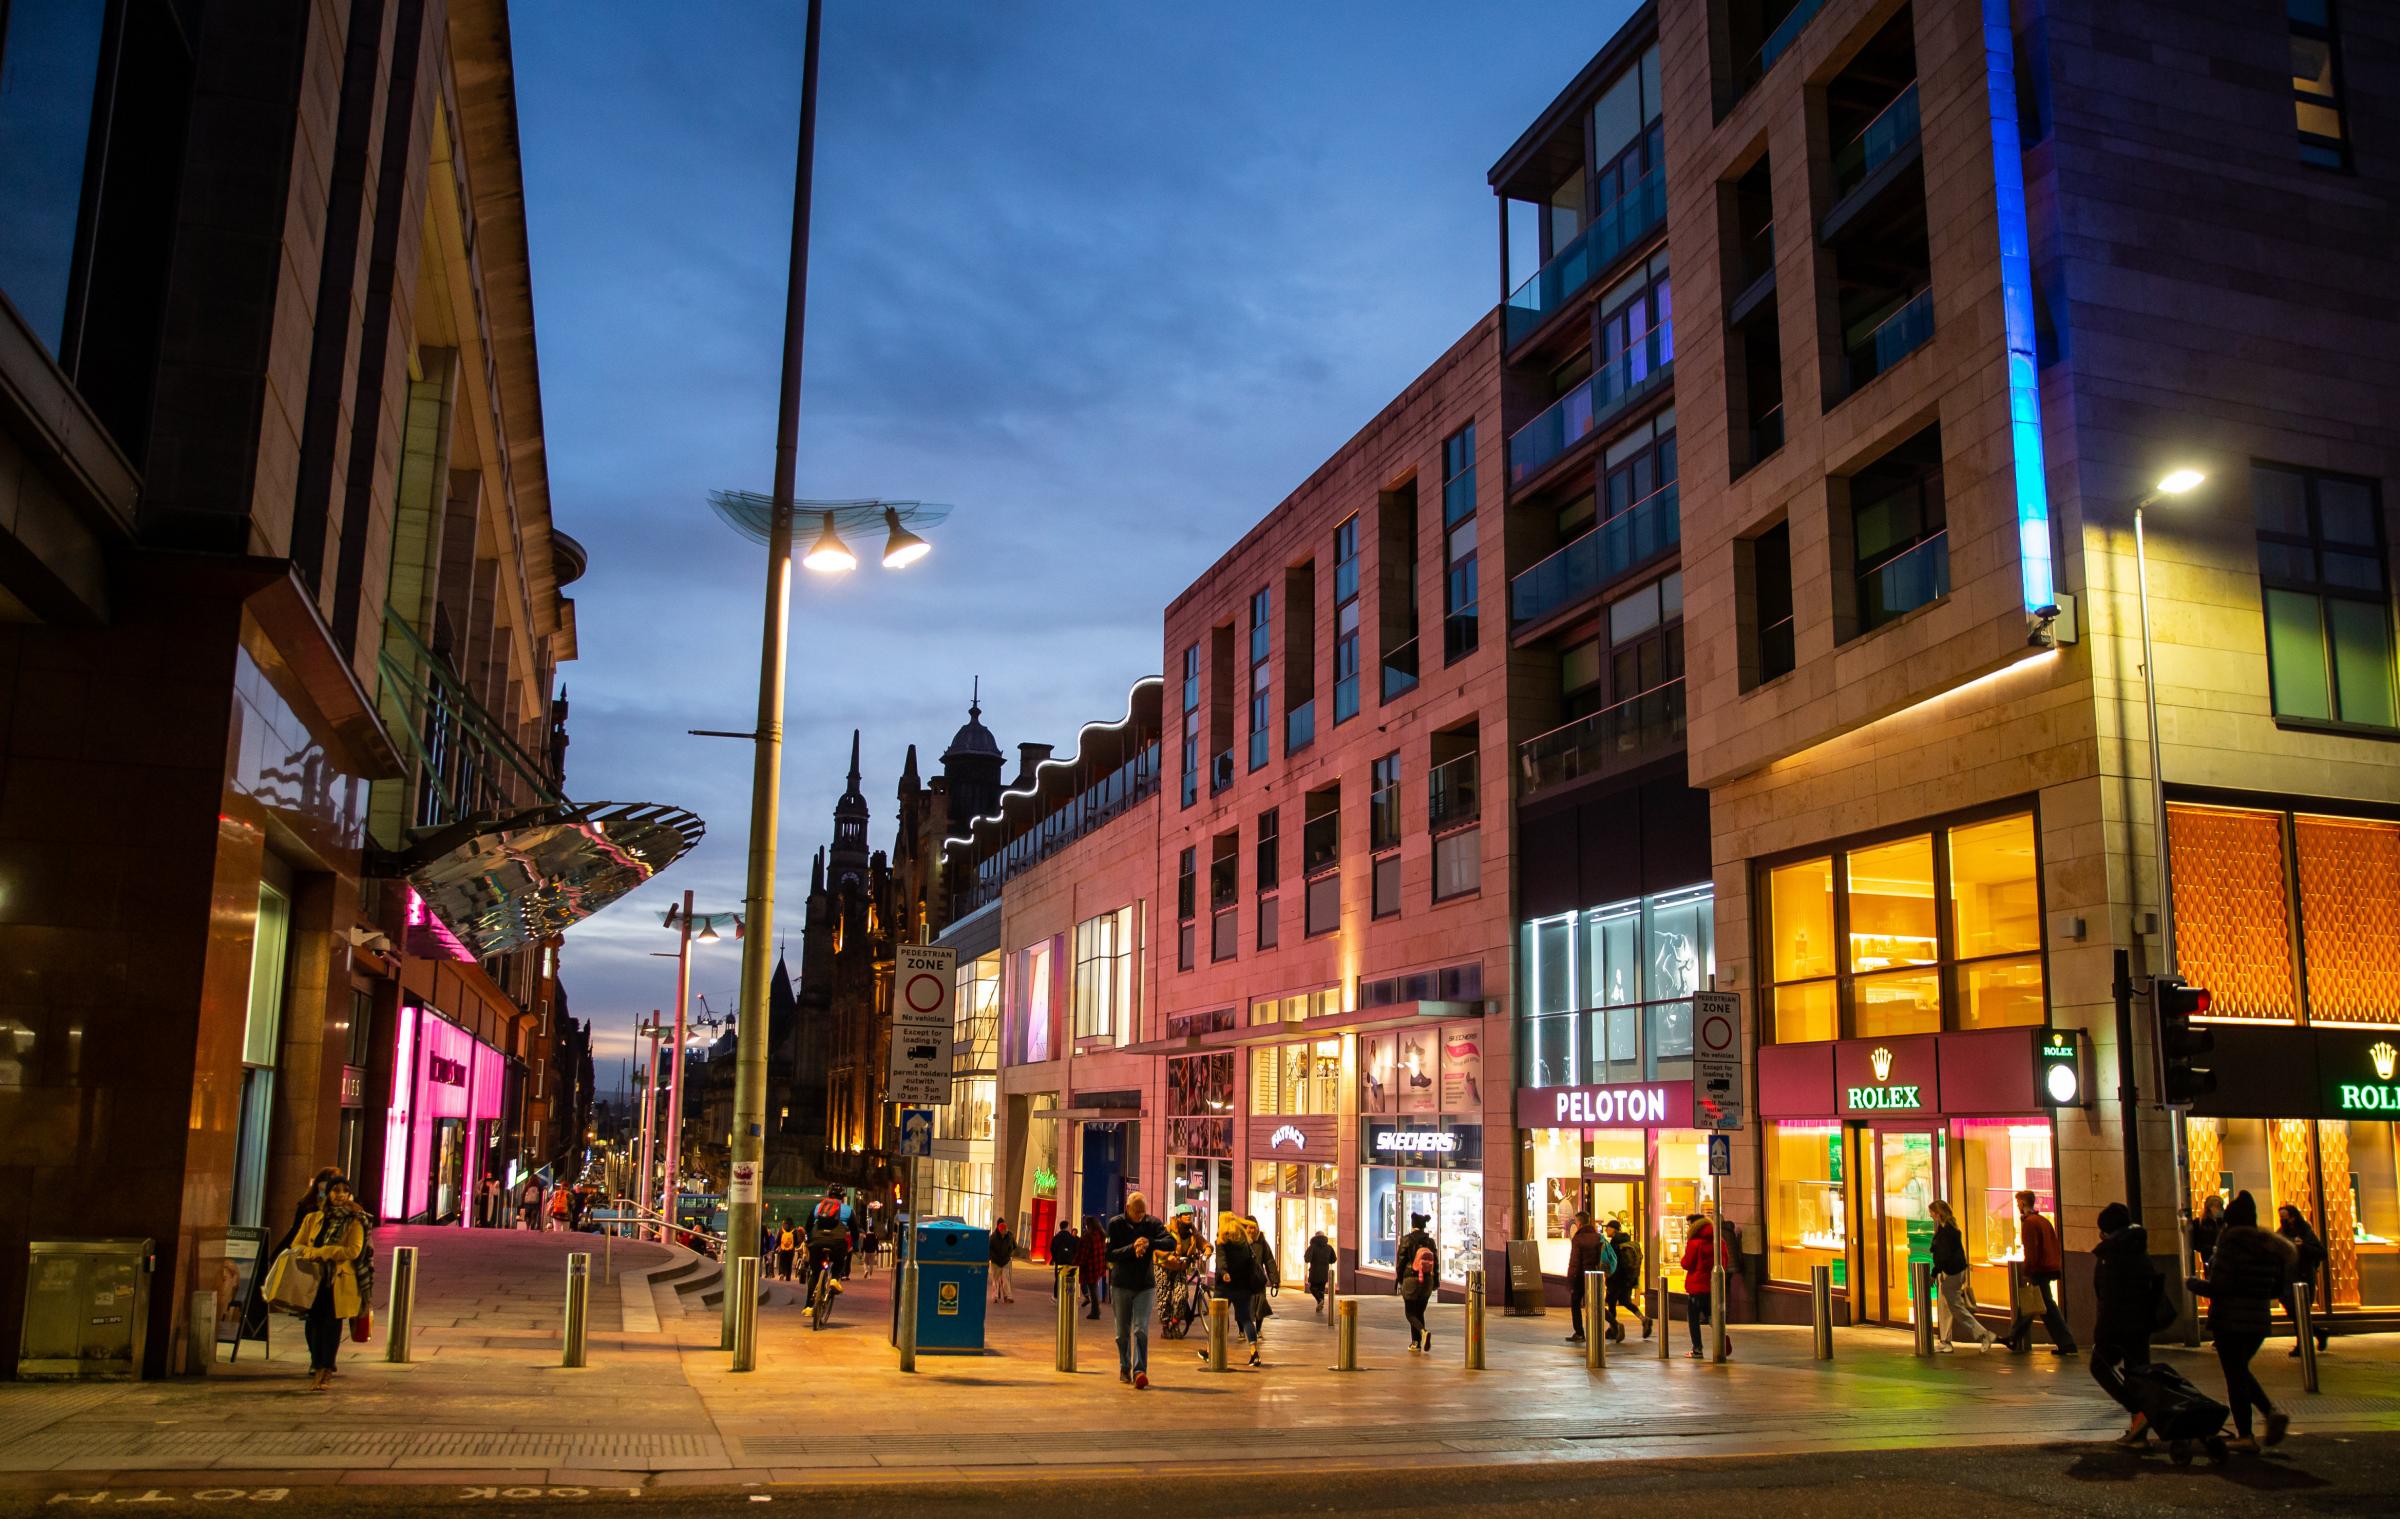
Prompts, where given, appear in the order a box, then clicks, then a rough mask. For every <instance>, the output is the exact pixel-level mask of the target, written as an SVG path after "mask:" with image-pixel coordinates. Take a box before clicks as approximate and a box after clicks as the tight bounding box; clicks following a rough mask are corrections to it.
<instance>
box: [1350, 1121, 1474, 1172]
mask: <svg viewBox="0 0 2400 1519" xmlns="http://www.w3.org/2000/svg"><path fill="white" fill-rule="evenodd" d="M1366 1139H1367V1160H1368V1162H1369V1163H1370V1164H1373V1165H1381V1166H1417V1167H1420V1168H1422V1167H1428V1166H1438V1167H1440V1168H1442V1169H1444V1170H1473V1169H1475V1168H1477V1167H1479V1166H1481V1165H1482V1164H1483V1129H1482V1126H1481V1125H1478V1124H1471V1123H1452V1124H1443V1123H1438V1122H1427V1123H1390V1122H1383V1123H1377V1122H1373V1121H1370V1122H1369V1123H1368V1124H1367V1132H1366Z"/></svg>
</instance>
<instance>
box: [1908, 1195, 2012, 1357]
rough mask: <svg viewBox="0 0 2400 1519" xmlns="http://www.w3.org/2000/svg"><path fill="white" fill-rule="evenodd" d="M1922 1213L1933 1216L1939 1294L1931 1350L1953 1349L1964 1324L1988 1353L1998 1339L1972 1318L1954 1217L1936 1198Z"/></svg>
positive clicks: (1963, 1239)
mask: <svg viewBox="0 0 2400 1519" xmlns="http://www.w3.org/2000/svg"><path fill="white" fill-rule="evenodd" d="M1926 1211H1928V1212H1930V1213H1931V1214H1932V1215H1933V1243H1932V1254H1933V1282H1934V1286H1935V1288H1936V1289H1937V1290H1938V1291H1939V1292H1940V1294H1941V1297H1940V1300H1939V1301H1940V1304H1941V1317H1940V1318H1938V1319H1936V1320H1935V1321H1934V1327H1935V1328H1937V1329H1939V1330H1940V1331H1941V1334H1940V1337H1939V1338H1937V1339H1936V1340H1935V1341H1934V1342H1933V1348H1934V1349H1936V1350H1938V1351H1940V1352H1941V1353H1942V1354H1944V1355H1948V1354H1949V1353H1950V1352H1951V1351H1952V1350H1955V1349H1956V1348H1957V1346H1956V1345H1955V1344H1953V1343H1952V1342H1953V1340H1954V1338H1955V1337H1956V1336H1957V1334H1958V1332H1959V1327H1960V1326H1961V1325H1964V1326H1965V1327H1966V1329H1967V1330H1968V1332H1970V1333H1972V1334H1973V1335H1974V1336H1975V1341H1976V1343H1977V1344H1979V1345H1981V1346H1982V1347H1983V1348H1984V1349H1985V1350H1989V1349H1991V1348H1992V1342H1993V1341H1994V1340H1996V1339H1998V1338H1999V1336H1998V1335H1996V1334H1994V1333H1992V1332H1991V1331H1990V1330H1989V1329H1986V1328H1984V1327H1983V1320H1981V1319H1979V1318H1977V1317H1976V1316H1975V1303H1974V1300H1973V1298H1972V1296H1971V1295H1970V1294H1969V1293H1968V1290H1967V1287H1968V1271H1967V1239H1966V1236H1965V1235H1964V1234H1963V1233H1961V1232H1960V1231H1959V1227H1958V1215H1957V1214H1956V1213H1954V1212H1952V1211H1951V1209H1950V1205H1949V1204H1948V1203H1946V1202H1944V1201H1943V1200H1942V1199H1940V1198H1938V1197H1937V1198H1935V1199H1933V1201H1932V1202H1931V1203H1929V1204H1927V1205H1926Z"/></svg>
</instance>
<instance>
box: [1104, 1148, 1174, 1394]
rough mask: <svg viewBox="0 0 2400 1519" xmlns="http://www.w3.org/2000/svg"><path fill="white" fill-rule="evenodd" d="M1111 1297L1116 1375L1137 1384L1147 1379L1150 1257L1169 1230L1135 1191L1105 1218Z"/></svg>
mask: <svg viewBox="0 0 2400 1519" xmlns="http://www.w3.org/2000/svg"><path fill="white" fill-rule="evenodd" d="M1106 1238H1107V1241H1108V1246H1107V1248H1108V1285H1109V1288H1110V1294H1109V1300H1110V1302H1111V1303H1112V1304H1114V1305H1115V1307H1116V1310H1117V1380H1118V1381H1120V1382H1131V1383H1132V1384H1133V1385H1134V1387H1135V1389H1136V1390H1139V1389H1141V1388H1144V1387H1148V1386H1149V1385H1150V1299H1151V1296H1152V1288H1151V1276H1150V1257H1151V1255H1152V1253H1153V1252H1155V1251H1156V1250H1158V1249H1159V1248H1160V1246H1162V1245H1164V1244H1165V1243H1166V1240H1167V1230H1166V1226H1165V1225H1164V1224H1161V1223H1160V1222H1159V1221H1158V1220H1157V1219H1155V1218H1152V1217H1151V1216H1150V1205H1149V1203H1148V1202H1146V1201H1145V1200H1144V1199H1143V1197H1142V1194H1141V1193H1139V1192H1134V1193H1130V1194H1128V1195H1127V1196H1126V1199H1125V1211H1124V1212H1122V1213H1120V1214H1118V1215H1117V1216H1116V1217H1115V1218H1112V1219H1110V1220H1109V1221H1108V1232H1107V1235H1106Z"/></svg>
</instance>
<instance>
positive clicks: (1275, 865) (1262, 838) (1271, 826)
mask: <svg viewBox="0 0 2400 1519" xmlns="http://www.w3.org/2000/svg"><path fill="white" fill-rule="evenodd" d="M1281 830H1282V821H1281V812H1280V809H1278V808H1274V807H1269V808H1268V809H1267V810H1266V811H1264V812H1262V813H1260V814H1259V815H1258V843H1257V845H1256V849H1257V852H1258V891H1257V896H1258V947H1259V948H1260V949H1273V948H1274V947H1275V946H1276V944H1277V943H1278V942H1279V941H1280V940H1281V939H1282V937H1283V936H1282V934H1281V933H1280V932H1279V931H1278V929H1279V924H1278V922H1277V918H1276V914H1277V911H1278V908H1279V907H1280V905H1281V904H1280V900H1279V899H1278V898H1277V896H1276V894H1275V893H1276V889H1277V888H1278V887H1280V886H1281V885H1282V884H1283V861H1282V859H1281V857H1280V854H1281V850H1282V848H1283V839H1282V837H1281Z"/></svg>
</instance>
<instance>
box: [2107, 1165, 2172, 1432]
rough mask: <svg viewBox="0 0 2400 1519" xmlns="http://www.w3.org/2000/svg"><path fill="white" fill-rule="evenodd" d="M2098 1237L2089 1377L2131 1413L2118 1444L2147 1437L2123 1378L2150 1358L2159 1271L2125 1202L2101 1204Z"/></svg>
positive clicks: (2145, 1234)
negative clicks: (2096, 1313) (2095, 1315)
mask: <svg viewBox="0 0 2400 1519" xmlns="http://www.w3.org/2000/svg"><path fill="white" fill-rule="evenodd" d="M2099 1225H2100V1243H2099V1244H2097V1245H2095V1246H2093V1247H2092V1261H2093V1265H2092V1295H2093V1297H2094V1299H2095V1300H2096V1303H2097V1306H2098V1310H2099V1318H2098V1320H2097V1321H2096V1322H2095V1323H2094V1324H2093V1325H2092V1380H2093V1381H2095V1382H2098V1383H2099V1384H2100V1390H2101V1391H2102V1392H2105V1393H2107V1394H2108V1395H2109V1396H2110V1397H2112V1398H2114V1399H2116V1400H2117V1404H2118V1406H2119V1407H2121V1408H2123V1409H2124V1410H2125V1412H2126V1413H2128V1414H2130V1415H2132V1416H2133V1422H2132V1423H2130V1424H2128V1425H2126V1426H2125V1433H2124V1434H2122V1435H2120V1436H2119V1437H2118V1438H2117V1443H2118V1444H2119V1445H2140V1444H2142V1443H2143V1442H2144V1441H2146V1440H2148V1439H2149V1438H2150V1424H2149V1419H2148V1418H2147V1417H2146V1416H2145V1415H2144V1414H2143V1413H2142V1409H2141V1404H2140V1402H2139V1400H2137V1399H2136V1398H2135V1397H2134V1395H2133V1388H2132V1386H2131V1385H2130V1384H2129V1382H2128V1380H2127V1373H2128V1372H2135V1371H2138V1370H2140V1368H2142V1367H2145V1366H2147V1365H2149V1364H2150V1329H2151V1326H2152V1325H2153V1324H2154V1323H2155V1322H2156V1314H2157V1311H2158V1301H2159V1280H2158V1273H2157V1272H2156V1271H2153V1270H2152V1269H2151V1268H2150V1235H2149V1231H2147V1230H2145V1229H2144V1228H2143V1227H2142V1226H2141V1225H2140V1224H2137V1223H2135V1222H2134V1221H2133V1211H2132V1210H2131V1209H2129V1208H2127V1207H2126V1206H2125V1205H2124V1204H2123V1203H2110V1204H2109V1205H2108V1206H2107V1207H2105V1208H2102V1209H2101V1210H2100V1218H2099Z"/></svg>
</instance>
